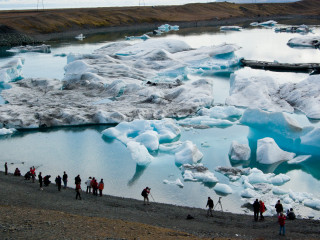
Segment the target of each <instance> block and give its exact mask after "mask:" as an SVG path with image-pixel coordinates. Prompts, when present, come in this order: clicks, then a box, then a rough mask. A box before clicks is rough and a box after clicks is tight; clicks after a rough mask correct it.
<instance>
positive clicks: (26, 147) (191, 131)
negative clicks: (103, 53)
mask: <svg viewBox="0 0 320 240" xmlns="http://www.w3.org/2000/svg"><path fill="white" fill-rule="evenodd" d="M133 34H134V35H140V34H142V33H133ZM133 34H131V35H133ZM319 34H320V27H318V26H315V27H314V30H313V32H312V33H309V34H308V35H311V36H312V35H315V36H318V35H319ZM127 35H128V36H130V33H128V34H127ZM301 36H302V35H301V34H298V33H275V32H274V30H273V29H272V28H254V27H248V28H244V29H242V30H241V31H226V32H220V31H218V29H216V28H201V29H188V30H185V29H183V30H180V31H177V32H170V33H168V34H163V35H161V36H157V37H156V38H164V39H166V38H167V39H176V40H182V41H184V42H185V43H187V44H189V45H190V46H191V47H192V48H199V47H202V46H212V45H221V44H224V43H228V44H236V45H238V46H239V47H241V48H240V49H239V50H237V51H236V52H235V54H236V56H237V57H239V58H241V57H243V58H245V59H252V60H263V61H278V62H289V63H295V62H306V63H307V62H318V63H319V62H320V51H319V50H317V49H313V48H290V47H289V46H287V42H288V40H289V39H291V38H293V37H301ZM124 39H125V35H121V34H117V35H116V37H115V36H112V35H96V36H88V37H87V38H86V39H84V40H83V41H81V42H80V41H75V40H73V39H70V41H64V42H50V43H48V44H50V45H51V50H52V52H51V53H50V54H44V53H18V54H13V53H3V54H2V55H3V56H2V57H1V58H0V65H3V64H5V63H7V62H8V61H9V60H10V59H12V58H17V57H22V58H24V59H25V64H24V66H23V76H24V78H47V79H53V78H55V79H59V80H62V79H63V77H64V67H65V66H66V64H67V58H66V55H67V54H69V53H70V52H72V53H80V54H90V53H92V52H93V51H94V50H96V49H98V48H100V47H102V46H104V45H105V44H107V43H110V42H114V41H117V42H119V41H125V40H124ZM140 41H143V40H139V39H136V40H133V41H130V42H131V43H132V42H133V43H135V42H137V43H138V42H140ZM147 41H148V40H147ZM233 71H234V73H235V74H236V75H237V76H246V77H250V76H264V77H265V76H268V77H272V78H273V79H276V81H278V82H279V83H287V82H293V83H298V82H301V81H302V80H304V79H306V78H307V77H308V74H305V73H285V72H271V71H262V70H253V69H249V68H240V67H236V68H234V70H233ZM197 77H199V76H196V75H192V74H190V75H189V76H188V78H189V79H193V78H197ZM201 77H202V78H206V79H208V80H209V81H211V82H212V84H213V98H214V105H223V104H225V101H226V98H227V97H228V96H229V90H230V72H228V71H227V72H225V73H222V74H221V73H219V74H215V73H213V74H203V75H202V76H201ZM290 117H292V118H293V119H295V120H296V121H297V122H298V123H299V125H300V126H301V127H308V126H313V127H320V123H319V121H317V120H310V119H308V118H307V117H306V116H305V115H304V114H303V113H301V112H298V111H295V112H294V113H292V114H290ZM236 121H237V120H236ZM112 127H115V125H100V126H81V127H61V128H59V127H55V128H51V129H40V130H36V129H34V130H24V131H19V132H17V133H15V134H13V135H5V136H1V138H0V150H1V159H0V162H1V164H2V166H3V164H4V162H5V161H7V162H8V164H9V170H10V171H11V172H13V170H14V168H15V167H18V168H20V169H21V170H22V173H25V172H26V171H27V170H28V169H29V167H31V166H35V167H37V173H38V172H40V171H41V172H42V175H47V174H50V175H51V176H52V178H51V180H52V181H54V178H55V176H57V175H58V174H60V175H62V173H63V171H66V172H67V173H68V175H69V186H72V187H73V179H74V177H75V176H76V175H77V174H80V175H81V178H82V180H83V188H85V186H84V182H85V180H86V179H87V178H88V177H89V176H94V177H96V178H98V179H100V178H103V179H104V182H105V190H104V193H106V194H110V195H115V196H121V197H127V198H136V199H141V196H140V193H141V190H142V189H143V188H144V187H146V186H149V187H151V189H152V190H151V193H152V196H153V198H154V200H155V201H158V202H164V203H170V204H176V205H184V206H191V207H200V208H204V207H205V204H206V198H207V197H208V196H211V197H212V198H213V199H214V201H215V203H216V202H217V200H218V197H219V196H222V197H223V198H222V204H223V208H224V210H225V211H231V212H236V213H247V212H248V211H247V209H246V208H241V206H242V205H243V204H245V203H247V202H252V201H253V200H252V199H248V198H243V197H241V193H242V191H243V190H244V187H243V185H242V182H241V180H236V181H231V180H230V179H229V178H228V177H226V176H225V175H223V174H221V173H219V172H217V171H215V169H216V168H217V167H218V166H223V167H238V168H240V169H244V168H248V167H250V168H258V169H260V170H262V171H263V173H265V174H268V173H274V174H276V175H278V174H286V175H287V176H289V177H290V181H287V182H285V183H284V184H282V185H281V186H277V187H279V188H280V189H282V190H283V191H286V192H287V193H286V194H281V195H277V194H272V189H273V187H274V186H272V184H260V185H257V186H255V188H256V189H258V190H257V192H258V193H259V194H260V195H257V196H259V197H258V198H262V199H263V200H264V201H265V203H266V205H267V206H268V209H271V208H273V206H274V204H275V202H276V200H277V199H278V198H279V199H282V200H283V202H284V203H286V205H285V206H293V207H294V209H295V211H296V212H297V213H298V214H300V215H301V216H302V217H309V216H314V217H315V218H316V219H318V218H319V216H320V213H319V211H318V210H315V209H314V208H317V207H314V208H310V207H308V206H305V205H306V204H305V203H304V201H307V200H308V201H310V200H312V201H313V202H312V203H314V204H315V203H317V201H319V200H318V199H320V190H319V189H320V188H319V186H320V185H319V184H320V183H319V180H320V151H317V149H316V150H314V149H313V150H311V151H309V152H308V150H301V149H297V148H295V145H294V144H292V143H291V142H290V141H287V139H283V138H281V137H279V136H278V135H275V134H273V133H272V132H270V131H268V129H265V130H264V129H259V130H254V129H252V128H250V127H248V126H246V125H242V124H239V123H238V122H236V123H234V124H232V125H231V126H220V127H219V126H216V127H210V128H194V127H189V126H187V127H184V126H179V128H180V130H181V134H180V136H179V140H180V141H182V142H183V141H191V142H192V143H193V144H195V145H196V146H197V148H198V149H199V151H200V152H201V153H202V154H203V158H202V160H201V163H202V164H203V165H204V166H205V167H207V168H208V170H209V171H210V172H213V173H214V175H215V176H216V178H217V179H218V181H219V183H223V184H227V185H228V186H230V187H231V189H232V191H233V193H232V194H229V195H227V194H221V193H219V192H216V191H215V190H214V187H215V184H208V183H203V182H201V181H196V182H193V181H184V180H183V177H182V171H181V169H180V166H179V165H177V164H176V163H175V156H174V154H169V153H168V152H163V151H158V152H152V153H151V155H152V156H153V160H152V161H151V163H150V164H148V165H147V166H146V167H141V166H139V165H137V164H136V162H135V161H134V160H133V159H132V155H131V154H130V151H129V150H128V149H127V148H126V146H125V145H124V144H123V143H122V142H120V141H119V140H117V139H108V138H105V137H103V136H102V131H103V130H105V129H107V128H112ZM265 137H272V138H274V139H275V141H276V143H277V144H278V146H279V147H280V148H281V149H282V150H285V151H288V152H295V153H296V154H297V155H308V154H310V155H312V156H311V157H310V158H308V159H307V160H306V161H304V162H302V163H300V164H289V163H288V162H280V163H275V164H270V165H264V164H259V163H257V161H256V155H255V152H256V148H257V140H258V139H262V138H265ZM233 141H237V142H239V143H244V144H248V145H249V146H250V148H251V156H250V160H248V161H240V162H234V161H231V160H230V159H229V155H228V152H229V149H230V146H231V143H232V142H233ZM177 179H180V181H181V182H182V183H183V185H184V186H183V187H179V186H177V185H176V184H165V183H164V180H167V183H173V182H175V181H176V180H177ZM290 191H291V194H290ZM262 192H263V193H264V194H262ZM304 193H305V194H304ZM310 194H312V196H311V195H310ZM290 195H291V196H290ZM299 199H300V200H299ZM151 200H153V199H151ZM307 205H308V204H307ZM311 205H312V204H311ZM315 205H316V204H315ZM309 206H310V204H309ZM319 206H320V205H319ZM319 209H320V208H319ZM218 210H219V207H218ZM271 213H272V212H270V214H271Z"/></svg>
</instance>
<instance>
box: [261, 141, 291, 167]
mask: <svg viewBox="0 0 320 240" xmlns="http://www.w3.org/2000/svg"><path fill="white" fill-rule="evenodd" d="M295 155H296V154H295V153H290V152H286V151H283V150H281V149H280V148H279V147H278V145H277V144H276V142H275V141H274V140H273V139H272V138H269V137H267V138H263V139H259V140H258V146H257V162H259V163H261V164H273V163H276V162H281V161H288V160H291V159H293V158H294V157H295Z"/></svg>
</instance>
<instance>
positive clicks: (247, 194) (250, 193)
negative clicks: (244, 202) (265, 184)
mask: <svg viewBox="0 0 320 240" xmlns="http://www.w3.org/2000/svg"><path fill="white" fill-rule="evenodd" d="M240 195H241V197H243V198H257V197H258V196H260V195H259V194H258V193H257V192H256V191H254V190H253V189H251V188H247V189H245V190H243V191H242V192H241V193H240Z"/></svg>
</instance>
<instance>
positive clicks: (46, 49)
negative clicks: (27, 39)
mask: <svg viewBox="0 0 320 240" xmlns="http://www.w3.org/2000/svg"><path fill="white" fill-rule="evenodd" d="M7 52H15V53H20V52H21V53H25V52H40V53H51V46H50V45H46V44H42V45H38V46H31V45H26V46H18V47H13V48H11V49H9V50H7Z"/></svg>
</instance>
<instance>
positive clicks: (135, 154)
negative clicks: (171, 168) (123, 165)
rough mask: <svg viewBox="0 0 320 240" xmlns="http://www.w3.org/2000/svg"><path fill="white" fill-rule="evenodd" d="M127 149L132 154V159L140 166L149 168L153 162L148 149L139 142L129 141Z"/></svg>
mask: <svg viewBox="0 0 320 240" xmlns="http://www.w3.org/2000/svg"><path fill="white" fill-rule="evenodd" d="M127 148H128V150H129V151H130V153H131V157H132V159H133V160H135V161H136V163H137V165H138V166H147V165H148V164H149V163H150V162H151V161H152V160H153V157H152V156H151V155H150V153H149V152H148V150H147V148H146V147H145V146H144V145H142V144H140V143H138V142H135V141H129V142H128V143H127Z"/></svg>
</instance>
